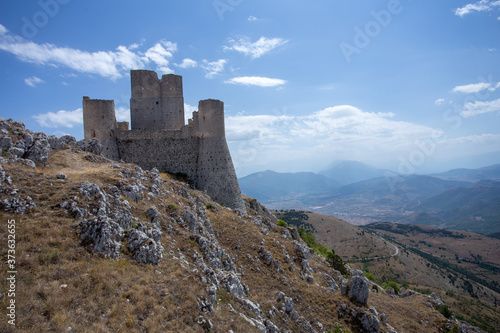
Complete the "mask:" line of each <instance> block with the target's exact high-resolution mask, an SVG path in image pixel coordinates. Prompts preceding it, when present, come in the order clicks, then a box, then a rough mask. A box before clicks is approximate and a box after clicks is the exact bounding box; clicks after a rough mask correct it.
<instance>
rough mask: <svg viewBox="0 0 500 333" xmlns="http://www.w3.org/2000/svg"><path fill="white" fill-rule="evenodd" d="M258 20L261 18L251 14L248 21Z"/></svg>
mask: <svg viewBox="0 0 500 333" xmlns="http://www.w3.org/2000/svg"><path fill="white" fill-rule="evenodd" d="M257 20H259V19H258V18H256V17H255V16H252V15H250V16H249V17H248V21H250V22H255V21H257Z"/></svg>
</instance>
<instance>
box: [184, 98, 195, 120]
mask: <svg viewBox="0 0 500 333" xmlns="http://www.w3.org/2000/svg"><path fill="white" fill-rule="evenodd" d="M197 110H198V106H194V105H189V104H187V103H184V123H185V124H187V123H188V121H189V119H192V118H193V112H194V111H197Z"/></svg>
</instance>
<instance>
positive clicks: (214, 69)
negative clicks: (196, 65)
mask: <svg viewBox="0 0 500 333" xmlns="http://www.w3.org/2000/svg"><path fill="white" fill-rule="evenodd" d="M226 63H227V60H226V59H219V60H217V61H212V62H209V61H208V60H206V59H203V62H202V64H201V65H200V66H201V68H203V69H204V70H205V77H206V78H207V79H212V78H213V77H214V76H216V75H217V74H220V73H221V72H222V71H223V70H224V66H225V65H226Z"/></svg>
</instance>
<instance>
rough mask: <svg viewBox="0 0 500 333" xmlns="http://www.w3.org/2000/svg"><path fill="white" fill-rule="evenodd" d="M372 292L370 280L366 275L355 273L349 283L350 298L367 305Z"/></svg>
mask: <svg viewBox="0 0 500 333" xmlns="http://www.w3.org/2000/svg"><path fill="white" fill-rule="evenodd" d="M369 293H370V281H368V279H367V278H366V277H365V276H360V275H355V276H353V277H352V278H351V282H350V283H349V292H348V294H349V299H350V300H351V301H352V302H354V303H358V304H362V305H366V302H367V301H368V295H369Z"/></svg>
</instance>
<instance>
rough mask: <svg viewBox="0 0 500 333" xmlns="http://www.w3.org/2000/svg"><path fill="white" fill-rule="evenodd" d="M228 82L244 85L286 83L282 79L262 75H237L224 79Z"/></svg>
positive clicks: (274, 85)
mask: <svg viewBox="0 0 500 333" xmlns="http://www.w3.org/2000/svg"><path fill="white" fill-rule="evenodd" d="M225 82H226V83H230V84H242V85H246V86H259V87H276V86H281V85H283V84H285V83H286V81H285V80H282V79H272V78H268V77H262V76H239V77H234V78H232V79H230V80H227V81H225Z"/></svg>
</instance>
